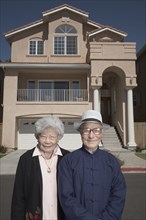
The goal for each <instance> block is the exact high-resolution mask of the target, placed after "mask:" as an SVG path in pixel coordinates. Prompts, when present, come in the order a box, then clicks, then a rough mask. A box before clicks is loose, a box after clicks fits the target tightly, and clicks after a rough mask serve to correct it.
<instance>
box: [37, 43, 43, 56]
mask: <svg viewBox="0 0 146 220" xmlns="http://www.w3.org/2000/svg"><path fill="white" fill-rule="evenodd" d="M37 54H44V42H43V41H38V48H37Z"/></svg>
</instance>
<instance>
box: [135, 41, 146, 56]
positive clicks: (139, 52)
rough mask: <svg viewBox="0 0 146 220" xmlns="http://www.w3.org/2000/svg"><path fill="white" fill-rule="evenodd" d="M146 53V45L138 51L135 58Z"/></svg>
mask: <svg viewBox="0 0 146 220" xmlns="http://www.w3.org/2000/svg"><path fill="white" fill-rule="evenodd" d="M145 51H146V44H144V46H143V47H142V48H141V49H140V50H139V51H138V53H137V58H139V57H140V56H141V55H142V54H143V53H144V52H145Z"/></svg>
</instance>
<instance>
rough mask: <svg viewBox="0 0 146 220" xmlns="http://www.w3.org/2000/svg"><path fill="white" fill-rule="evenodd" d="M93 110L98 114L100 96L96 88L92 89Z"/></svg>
mask: <svg viewBox="0 0 146 220" xmlns="http://www.w3.org/2000/svg"><path fill="white" fill-rule="evenodd" d="M93 100H94V110H96V111H99V112H100V95H99V90H98V89H97V88H93Z"/></svg>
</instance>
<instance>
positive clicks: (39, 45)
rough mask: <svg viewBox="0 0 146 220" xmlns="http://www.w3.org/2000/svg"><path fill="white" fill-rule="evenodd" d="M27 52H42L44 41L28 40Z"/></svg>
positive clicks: (38, 53)
mask: <svg viewBox="0 0 146 220" xmlns="http://www.w3.org/2000/svg"><path fill="white" fill-rule="evenodd" d="M29 54H30V55H40V54H44V42H43V41H42V40H30V41H29Z"/></svg>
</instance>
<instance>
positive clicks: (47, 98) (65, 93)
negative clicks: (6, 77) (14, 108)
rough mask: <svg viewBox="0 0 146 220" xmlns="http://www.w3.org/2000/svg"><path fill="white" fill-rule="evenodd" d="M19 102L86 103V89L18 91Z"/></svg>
mask: <svg viewBox="0 0 146 220" xmlns="http://www.w3.org/2000/svg"><path fill="white" fill-rule="evenodd" d="M17 101H20V102H84V101H88V92H87V90H86V89H18V91H17Z"/></svg>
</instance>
